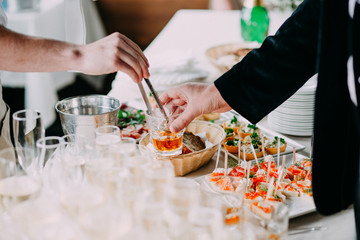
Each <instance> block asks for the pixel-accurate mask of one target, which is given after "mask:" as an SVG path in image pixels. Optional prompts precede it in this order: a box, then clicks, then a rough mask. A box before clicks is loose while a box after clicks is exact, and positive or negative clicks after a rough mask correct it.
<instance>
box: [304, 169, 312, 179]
mask: <svg viewBox="0 0 360 240" xmlns="http://www.w3.org/2000/svg"><path fill="white" fill-rule="evenodd" d="M310 172H311V170H309V171H307V173H306V176H305V180H306V178H307V177H308V176H309V174H310Z"/></svg>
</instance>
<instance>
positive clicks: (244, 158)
mask: <svg viewBox="0 0 360 240" xmlns="http://www.w3.org/2000/svg"><path fill="white" fill-rule="evenodd" d="M243 160H244V162H246V155H245V145H243Z"/></svg>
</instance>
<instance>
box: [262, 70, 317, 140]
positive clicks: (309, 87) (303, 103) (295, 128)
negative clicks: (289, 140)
mask: <svg viewBox="0 0 360 240" xmlns="http://www.w3.org/2000/svg"><path fill="white" fill-rule="evenodd" d="M316 85H317V75H315V76H314V77H312V78H310V79H309V81H308V82H307V83H306V84H305V85H304V86H303V87H302V88H300V89H299V90H298V91H297V92H296V93H295V94H294V95H293V96H291V97H290V98H289V99H288V100H287V101H285V102H284V103H283V104H282V105H280V106H279V107H278V108H277V109H275V110H274V111H273V112H271V113H270V114H269V116H268V122H269V125H270V127H271V128H272V129H273V130H275V131H278V132H281V133H284V134H289V135H295V136H311V135H312V133H313V124H314V108H315V91H316Z"/></svg>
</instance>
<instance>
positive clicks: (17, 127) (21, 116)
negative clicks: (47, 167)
mask: <svg viewBox="0 0 360 240" xmlns="http://www.w3.org/2000/svg"><path fill="white" fill-rule="evenodd" d="M12 116H13V133H14V141H15V147H16V148H17V149H16V151H17V152H18V154H19V155H20V154H22V156H24V157H26V158H28V157H27V156H25V153H27V151H26V150H24V151H23V152H22V153H21V151H22V150H23V149H30V150H32V151H33V153H34V154H35V157H36V156H37V155H38V152H37V151H38V149H37V147H36V141H37V140H39V139H40V138H43V137H45V128H44V126H43V124H42V119H41V114H40V113H39V112H37V111H35V110H32V109H24V110H20V111H17V112H15V113H14V114H13V115H12Z"/></svg>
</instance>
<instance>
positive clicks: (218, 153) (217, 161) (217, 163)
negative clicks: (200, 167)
mask: <svg viewBox="0 0 360 240" xmlns="http://www.w3.org/2000/svg"><path fill="white" fill-rule="evenodd" d="M220 154H221V143H219V148H218V151H217V156H216V165H215V169H217V168H218V165H219V159H220Z"/></svg>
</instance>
